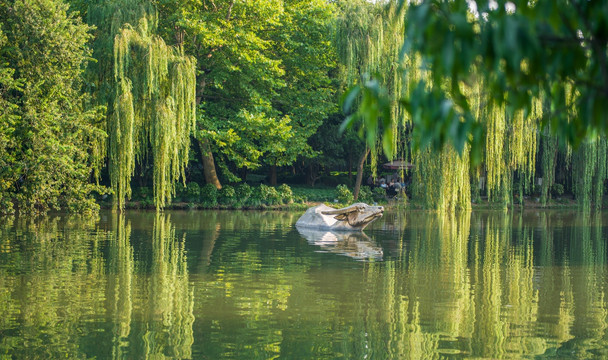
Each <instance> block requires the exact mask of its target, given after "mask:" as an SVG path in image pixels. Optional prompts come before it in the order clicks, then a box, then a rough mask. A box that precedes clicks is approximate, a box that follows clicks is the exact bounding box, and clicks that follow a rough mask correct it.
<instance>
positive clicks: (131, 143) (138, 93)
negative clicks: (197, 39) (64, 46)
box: [109, 17, 196, 209]
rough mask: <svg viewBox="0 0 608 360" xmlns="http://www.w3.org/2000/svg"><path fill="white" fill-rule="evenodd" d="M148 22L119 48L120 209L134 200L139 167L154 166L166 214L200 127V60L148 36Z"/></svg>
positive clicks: (113, 163)
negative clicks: (192, 137) (197, 112)
mask: <svg viewBox="0 0 608 360" xmlns="http://www.w3.org/2000/svg"><path fill="white" fill-rule="evenodd" d="M149 30H150V27H149V25H148V21H147V18H145V17H144V18H142V19H141V20H140V23H139V25H138V27H137V28H133V27H132V26H130V25H128V24H127V25H125V27H124V28H123V29H122V30H121V31H120V32H119V33H118V35H116V38H115V42H114V81H115V84H116V88H115V89H116V93H115V99H117V101H116V102H115V106H114V112H113V114H112V115H111V116H110V118H109V128H110V139H111V140H110V150H109V156H110V169H109V170H110V179H111V185H112V188H113V189H115V192H116V202H115V206H116V207H118V208H120V209H122V208H123V207H124V202H125V198H128V197H130V195H131V188H130V181H131V177H132V176H133V173H134V170H135V163H136V162H139V163H143V162H144V161H145V159H146V158H148V157H150V158H151V159H152V162H153V172H154V174H153V179H154V203H155V205H156V208H157V209H162V208H163V207H164V206H165V205H166V204H167V203H168V202H170V201H171V199H172V197H173V194H174V193H175V183H176V182H177V181H178V180H179V179H180V177H181V178H183V177H184V169H185V167H186V165H187V161H188V151H189V148H190V134H191V132H192V129H193V128H194V123H195V104H196V100H195V93H194V91H195V86H196V85H195V84H196V82H195V81H196V74H195V68H196V63H195V59H194V58H192V57H189V56H185V55H184V54H183V51H182V50H181V49H176V48H173V47H171V46H168V45H166V44H165V42H164V41H163V40H162V39H161V38H160V37H158V36H155V35H153V34H151V33H150V32H149Z"/></svg>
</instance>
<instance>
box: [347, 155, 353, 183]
mask: <svg viewBox="0 0 608 360" xmlns="http://www.w3.org/2000/svg"><path fill="white" fill-rule="evenodd" d="M348 182H349V183H351V184H352V183H353V154H352V153H351V152H349V153H348Z"/></svg>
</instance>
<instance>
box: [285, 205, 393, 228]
mask: <svg viewBox="0 0 608 360" xmlns="http://www.w3.org/2000/svg"><path fill="white" fill-rule="evenodd" d="M383 212H384V208H383V207H382V206H370V205H367V204H364V203H356V204H353V205H351V206H348V207H345V208H342V209H334V208H332V207H329V206H326V205H323V204H321V205H319V206H315V207H312V208H310V209H308V210H306V212H305V213H304V215H302V216H301V217H300V219H298V221H297V222H296V227H298V228H300V227H301V228H313V229H317V230H330V231H361V230H363V229H364V228H365V227H366V226H367V225H369V224H370V223H371V222H372V221H374V220H376V219H377V218H379V217H381V216H382V213H383Z"/></svg>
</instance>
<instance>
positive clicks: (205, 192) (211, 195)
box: [200, 184, 219, 206]
mask: <svg viewBox="0 0 608 360" xmlns="http://www.w3.org/2000/svg"><path fill="white" fill-rule="evenodd" d="M200 193H201V200H202V201H203V204H204V205H205V206H216V205H217V198H218V193H219V192H218V190H217V188H216V187H215V186H214V185H213V184H206V185H205V186H203V187H202V188H201V189H200Z"/></svg>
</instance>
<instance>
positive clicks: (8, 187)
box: [0, 0, 104, 212]
mask: <svg viewBox="0 0 608 360" xmlns="http://www.w3.org/2000/svg"><path fill="white" fill-rule="evenodd" d="M67 10H68V6H67V5H66V4H65V3H63V2H62V1H59V0H36V1H19V0H17V1H10V0H7V1H2V2H0V18H2V19H3V20H2V21H1V22H0V26H1V30H0V104H1V105H2V106H1V108H2V110H0V111H1V114H0V117H1V118H0V120H1V121H0V154H1V155H0V165H1V168H0V199H1V200H0V203H1V205H2V209H1V210H0V211H1V212H10V211H11V209H12V202H11V201H14V202H15V203H16V205H17V207H18V208H19V209H20V210H21V211H23V212H39V211H47V210H49V209H64V210H72V211H81V210H84V209H92V208H95V207H96V204H95V203H94V201H93V199H92V198H91V192H92V191H95V190H100V191H101V189H99V188H98V187H96V186H95V185H94V183H91V181H92V180H93V171H94V169H96V168H99V167H100V165H101V156H102V155H101V154H102V151H101V150H100V148H99V147H100V144H101V143H102V140H103V137H104V134H103V132H102V131H101V130H100V127H99V119H100V116H99V111H98V108H95V107H93V108H91V107H87V103H88V102H89V96H88V94H87V93H86V92H83V91H82V85H83V82H82V71H83V70H84V66H85V65H86V62H87V61H88V59H89V58H90V55H91V51H90V50H89V48H88V47H87V42H88V41H89V40H90V37H91V35H90V34H89V31H90V27H89V26H87V25H85V24H83V23H82V22H81V21H80V19H79V18H77V17H76V16H74V15H70V14H68V13H67ZM8 200H11V201H8Z"/></svg>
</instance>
